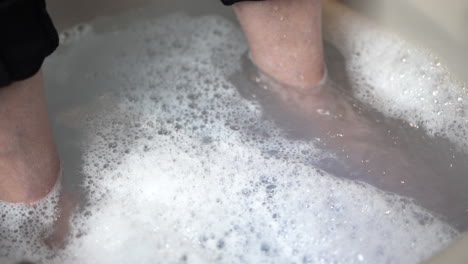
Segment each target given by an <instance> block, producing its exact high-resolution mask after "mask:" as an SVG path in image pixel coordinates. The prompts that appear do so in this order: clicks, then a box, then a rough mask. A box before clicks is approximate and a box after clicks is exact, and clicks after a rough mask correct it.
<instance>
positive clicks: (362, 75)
mask: <svg viewBox="0 0 468 264" xmlns="http://www.w3.org/2000/svg"><path fill="white" fill-rule="evenodd" d="M328 11H329V12H332V13H333V12H338V13H339V16H334V17H336V18H335V19H332V20H331V21H329V23H327V25H328V27H329V28H327V29H326V31H327V32H332V33H333V34H328V33H327V38H328V39H329V41H330V42H331V44H329V45H328V46H327V58H328V59H327V61H328V67H329V71H330V78H331V80H332V82H330V84H329V85H330V86H331V87H333V90H330V91H340V92H337V93H334V92H333V93H332V94H333V96H335V97H334V98H338V99H340V100H338V101H331V100H330V101H328V102H339V103H336V107H334V108H332V110H333V111H331V115H325V117H323V115H322V114H320V113H325V112H326V111H330V110H329V109H328V108H330V105H325V106H324V107H323V109H322V108H320V109H322V110H323V111H319V115H309V114H307V113H312V112H313V113H315V112H317V111H316V110H317V109H318V108H317V107H312V108H307V109H306V108H301V107H300V106H301V105H300V104H298V105H295V106H294V107H290V105H288V104H282V105H281V104H275V102H278V97H277V94H276V92H277V90H275V86H274V85H270V86H267V87H266V88H267V90H263V89H262V87H263V86H259V85H258V84H256V83H255V81H251V80H250V79H249V75H250V74H251V73H252V72H251V71H249V70H248V69H246V67H243V66H248V62H246V61H245V60H244V59H243V58H245V56H244V55H245V53H246V50H247V47H246V44H245V41H244V39H243V37H242V34H241V32H240V30H239V28H238V26H236V25H234V24H233V23H232V22H230V21H229V20H226V19H225V18H221V17H215V16H208V17H190V16H188V15H184V14H173V15H169V16H166V17H163V18H158V19H151V20H145V21H140V20H139V19H137V17H138V15H135V14H134V15H130V16H127V17H126V21H128V17H130V18H131V19H130V21H132V23H130V24H129V25H128V26H125V27H122V28H118V29H115V28H111V27H109V26H108V25H114V24H119V21H121V19H122V18H119V17H117V18H112V19H108V20H106V21H104V22H102V21H101V22H99V21H98V22H96V23H95V24H93V25H85V26H81V27H80V28H76V29H74V30H73V31H70V32H69V33H68V34H67V36H65V35H63V36H62V41H63V43H65V45H64V46H63V47H61V49H60V50H59V51H58V52H57V53H56V54H55V55H54V56H53V57H52V58H51V59H50V60H49V62H48V63H47V66H46V69H45V70H46V77H47V87H48V88H49V93H50V98H51V112H52V113H53V114H52V118H53V122H54V126H55V131H56V134H57V138H58V142H59V148H60V152H61V157H62V163H63V168H64V180H65V183H66V187H67V188H68V189H69V190H70V191H71V192H75V193H76V194H77V195H78V196H79V199H81V200H82V206H81V207H80V208H79V209H78V210H77V213H76V214H75V215H74V216H73V218H72V229H71V235H70V240H69V243H68V245H67V247H66V248H65V249H63V250H60V251H58V252H53V251H50V250H49V249H48V248H47V247H46V246H45V245H44V243H43V242H42V238H43V237H44V236H45V235H44V234H45V233H47V230H48V229H49V228H50V225H51V221H52V220H53V217H52V215H53V208H54V203H56V199H57V197H55V198H54V197H52V198H50V200H47V201H45V202H44V205H41V206H37V208H28V207H22V208H11V206H10V207H7V206H4V205H2V206H3V207H1V208H2V210H1V211H2V212H4V213H3V215H5V216H3V215H2V222H1V225H0V227H1V238H2V241H1V243H2V247H1V249H0V254H1V255H0V260H1V261H3V262H7V263H8V261H12V262H13V261H15V260H16V261H18V260H23V259H27V260H31V261H36V262H39V263H159V262H164V263H376V262H379V263H418V262H420V261H421V260H423V259H426V258H428V257H429V256H430V255H432V254H433V253H434V252H436V251H438V250H439V249H441V248H443V247H445V246H446V245H447V244H448V243H449V242H450V241H452V240H453V239H454V238H455V237H456V236H457V234H458V231H457V230H456V229H455V228H454V227H456V228H458V229H459V230H463V228H464V226H466V223H467V222H466V220H464V219H466V218H464V214H463V212H464V208H465V207H464V206H466V205H467V204H466V203H463V202H464V201H466V199H464V198H466V197H464V195H465V193H464V192H463V189H464V188H465V187H466V186H467V184H466V177H465V178H464V176H465V174H464V173H463V172H465V171H467V170H466V168H465V167H464V166H465V165H464V164H463V163H462V160H463V159H464V158H465V157H466V155H465V154H464V152H465V148H466V147H465V145H464V143H465V142H467V141H466V139H465V138H464V137H463V136H464V134H460V133H458V132H457V131H456V129H455V128H453V129H448V127H447V126H446V124H447V123H446V122H452V119H455V121H457V122H460V123H459V124H460V125H461V126H462V129H465V127H466V126H464V125H463V124H464V119H465V116H464V114H463V115H462V114H460V115H457V116H454V117H451V116H449V117H451V118H452V119H450V120H449V119H448V117H447V116H444V115H443V114H440V115H439V114H438V112H439V111H441V110H444V111H447V112H450V111H452V110H455V108H453V109H452V106H451V105H447V106H446V107H444V105H438V104H437V103H434V102H431V101H425V102H423V103H420V102H421V100H420V96H407V97H403V96H398V95H399V93H400V92H401V93H405V91H406V93H409V94H410V95H413V94H418V93H419V94H418V95H421V96H423V95H422V93H428V94H429V95H430V94H434V92H436V91H437V94H436V95H435V96H436V97H437V98H439V101H440V102H444V103H445V102H447V101H449V102H453V103H455V101H453V100H450V98H457V99H456V103H457V105H458V107H464V105H463V104H464V102H465V101H466V100H468V98H467V96H466V95H465V94H463V92H461V91H463V89H462V86H461V84H457V83H456V82H452V81H451V80H450V79H448V76H449V74H448V72H447V70H445V69H444V68H443V67H442V66H438V65H437V63H435V64H433V63H432V62H431V60H432V58H433V57H432V56H431V55H430V54H428V53H427V52H425V51H421V50H420V49H416V48H413V47H412V46H410V45H409V44H407V43H405V42H403V41H402V40H400V39H398V38H397V37H395V36H393V35H390V34H387V33H384V32H381V31H380V30H376V28H375V27H374V26H372V25H370V24H369V23H368V22H366V21H363V20H360V19H359V18H357V17H355V16H354V15H352V14H349V13H347V11H343V10H340V8H339V7H336V6H335V7H332V8H331V9H329V10H328ZM344 21H347V22H346V23H344ZM350 22H352V23H350ZM127 23H128V22H127ZM358 33H359V34H358ZM395 43H397V44H399V45H395ZM358 44H359V45H358ZM377 44H378V45H377ZM370 46H371V47H372V49H370V48H369V47H370ZM390 46H391V47H394V46H396V47H395V48H394V49H392V50H389V47H390ZM398 48H399V49H398ZM408 50H411V52H409V53H408V52H407V51H408ZM370 51H372V52H375V54H379V55H380V57H378V60H377V59H375V57H376V55H375V54H374V53H370V54H368V53H366V52H370ZM401 52H404V53H405V57H404V58H405V60H404V61H401V58H400V56H399V54H400V53H401ZM358 53H359V55H358ZM415 69H418V71H421V70H424V71H425V72H426V73H425V74H426V75H425V76H431V78H435V77H436V76H439V77H437V78H436V79H437V81H435V82H434V83H432V82H429V81H428V82H425V83H423V82H422V80H425V78H426V77H424V78H423V77H422V76H423V75H422V74H419V73H418V72H417V71H416V70H415ZM405 73H407V74H405ZM393 74H397V75H401V74H405V76H404V77H402V78H400V79H398V80H395V77H394V76H393ZM392 77H393V79H392ZM425 87H427V90H429V91H428V92H427V91H426V90H425V89H423V88H425ZM442 87H443V88H442ZM350 88H352V91H351V90H350ZM351 92H353V93H354V95H353V96H355V97H356V98H358V99H359V100H360V101H354V100H353V99H352V98H348V97H347V95H349V94H351ZM325 95H327V96H328V97H327V96H324V97H323V98H329V96H330V94H329V93H326V94H325ZM424 96H425V94H424ZM458 97H460V98H462V100H461V101H459V100H458ZM342 98H348V99H346V100H341V99H342ZM465 98H466V100H465ZM392 100H393V101H392ZM293 102H297V101H293ZM305 102H306V103H307V102H309V101H305ZM349 102H353V103H354V104H356V105H357V106H352V107H348V105H350V104H353V103H349ZM297 106H299V107H297ZM326 107H328V108H326ZM409 107H412V108H409ZM298 109H299V110H300V111H298ZM336 109H347V111H346V118H344V119H343V120H345V121H350V122H351V123H353V122H354V124H366V126H365V127H364V128H365V129H361V130H358V129H354V126H346V127H344V128H343V124H346V125H349V123H346V122H344V123H343V122H342V121H336V120H342V119H336V120H335V119H331V120H330V119H329V116H333V114H334V113H339V111H338V110H336ZM356 109H357V110H356ZM432 109H434V110H433V111H432ZM429 110H431V111H429ZM354 112H356V114H352V113H354ZM303 113H306V114H303ZM381 113H383V114H381ZM311 118H312V119H311ZM363 120H368V121H363ZM312 121H313V122H312ZM317 122H319V123H323V124H324V126H320V127H319V128H318V129H317V127H316V126H315V124H316V123H317ZM410 124H411V125H410ZM323 127H325V128H326V129H322V128H323ZM361 128H362V127H361ZM388 130H390V133H388V134H390V136H385V137H379V136H378V135H379V133H381V132H382V131H384V132H386V131H388ZM330 131H333V133H328V132H330ZM458 131H461V130H458ZM370 132H371V133H373V134H376V135H377V136H375V137H372V138H371V137H367V136H368V135H369V134H366V133H370ZM374 132H375V133H374ZM340 133H342V134H343V136H342V137H340V136H337V134H340ZM362 133H364V134H362ZM383 134H385V133H383ZM359 135H366V138H365V139H366V140H364V142H367V139H369V142H367V143H368V144H364V145H362V144H355V143H362V141H359ZM385 135H387V134H385ZM341 138H343V139H341ZM370 139H373V140H375V141H370ZM388 142H390V143H388ZM393 142H396V144H395V145H396V146H391V145H392V144H393ZM374 143H377V144H374ZM388 144H390V146H391V147H389V145H388ZM345 145H346V146H349V148H348V149H345V150H344V151H342V149H340V147H341V146H345ZM355 146H359V148H358V147H355ZM363 150H364V151H363ZM434 150H437V152H435V151H434ZM359 151H360V152H359ZM358 153H364V154H359V155H358ZM365 155H368V156H370V157H371V158H370V160H367V159H365V160H363V164H364V165H362V164H359V163H360V161H361V160H362V158H363V157H365ZM398 155H399V156H398ZM454 155H455V156H454ZM347 156H348V157H347ZM396 156H397V157H396ZM374 157H375V159H373V158H374ZM403 164H405V166H403ZM427 164H430V165H431V166H429V167H430V168H423V167H422V166H427ZM444 164H446V166H445V165H444ZM449 164H452V166H450V165H449ZM401 168H404V169H401ZM392 169H393V170H392ZM383 172H385V173H383ZM439 175H442V176H439ZM402 182H403V183H402ZM374 186H377V187H378V188H376V187H374ZM457 188H459V189H457ZM447 190H451V192H447ZM446 194H450V196H449V197H448V196H447V195H446ZM421 206H424V207H425V208H427V209H428V210H427V209H423V207H421ZM466 208H468V207H466ZM30 212H31V213H30ZM36 219H37V220H36ZM449 224H450V225H449ZM24 237H27V238H28V239H24ZM2 257H3V259H2ZM3 262H2V263H3Z"/></svg>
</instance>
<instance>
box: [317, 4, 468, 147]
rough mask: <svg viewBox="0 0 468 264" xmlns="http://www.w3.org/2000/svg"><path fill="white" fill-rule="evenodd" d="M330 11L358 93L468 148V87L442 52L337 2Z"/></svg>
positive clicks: (330, 26) (332, 34) (328, 26)
mask: <svg viewBox="0 0 468 264" xmlns="http://www.w3.org/2000/svg"><path fill="white" fill-rule="evenodd" d="M327 13H328V14H327V15H326V17H327V20H326V22H325V23H324V26H325V32H326V38H327V39H328V40H329V41H330V42H332V43H333V44H334V45H335V46H336V47H337V48H338V49H339V50H340V51H341V53H342V54H343V55H344V56H345V58H346V61H347V63H346V67H347V71H348V73H349V74H348V76H349V77H350V79H351V83H352V84H353V86H354V92H355V95H356V97H357V98H359V99H360V100H362V101H364V102H366V103H368V104H370V105H372V106H373V107H374V108H376V109H378V110H379V111H380V112H382V113H384V114H385V115H386V116H388V117H392V118H397V119H402V120H405V121H407V122H408V123H409V124H410V125H412V126H413V127H421V128H424V129H425V130H426V131H427V133H428V134H429V135H433V136H439V137H444V138H447V139H449V140H451V141H452V142H453V143H454V144H456V145H457V146H458V147H459V148H460V149H461V150H463V151H464V152H466V151H467V150H468V126H467V122H468V117H467V115H466V113H465V111H466V109H467V107H468V104H467V102H468V90H467V87H466V84H464V83H463V82H461V81H459V80H458V79H457V78H456V77H455V76H453V75H452V74H451V73H450V71H449V69H448V68H447V67H446V66H445V65H444V63H443V61H442V60H441V59H440V58H438V57H437V56H436V55H434V54H433V53H432V52H431V51H429V50H427V49H425V48H423V47H419V46H417V45H416V44H413V43H409V42H408V41H405V40H403V39H402V38H400V37H398V36H397V35H395V34H393V33H390V32H388V31H385V30H382V28H381V27H379V26H377V25H375V24H372V23H370V22H369V21H367V20H366V19H364V18H361V17H357V16H356V15H355V14H354V13H353V12H352V11H350V10H348V9H346V8H344V7H342V6H339V5H337V4H336V3H331V4H330V5H329V8H327ZM350 19H352V20H353V23H349V21H350ZM363 28H365V30H363Z"/></svg>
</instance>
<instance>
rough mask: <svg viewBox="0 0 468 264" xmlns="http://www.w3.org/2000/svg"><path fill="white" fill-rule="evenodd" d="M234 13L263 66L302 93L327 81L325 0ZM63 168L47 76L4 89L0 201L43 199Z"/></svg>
mask: <svg viewBox="0 0 468 264" xmlns="http://www.w3.org/2000/svg"><path fill="white" fill-rule="evenodd" d="M234 10H235V12H236V15H237V17H238V18H239V21H240V23H241V25H242V28H243V30H244V32H245V35H246V38H247V40H248V43H249V46H250V52H251V56H252V59H253V61H254V62H255V64H257V65H258V67H260V68H261V69H263V70H264V71H265V72H266V73H268V74H270V75H271V76H274V77H275V78H277V79H278V80H279V81H281V82H283V83H285V84H288V85H291V86H292V87H297V88H298V89H301V90H304V89H313V87H314V85H315V84H316V83H317V82H319V81H320V80H321V79H322V78H323V75H324V62H323V52H322V49H323V47H322V37H321V32H320V30H321V29H320V21H321V1H320V0H288V1H284V0H268V1H261V2H241V3H237V4H235V5H234ZM291 62H293V63H291ZM59 170H60V161H59V156H58V154H57V150H56V147H55V143H54V139H53V136H52V131H51V127H50V122H49V119H48V115H47V106H46V102H45V95H44V83H43V79H42V73H41V72H39V73H37V74H36V75H34V76H33V77H31V78H29V79H27V80H24V81H19V82H15V83H13V84H12V85H10V86H8V87H3V88H1V89H0V200H2V201H5V202H10V203H33V202H35V201H38V200H40V199H41V198H43V197H45V196H46V195H47V194H48V193H50V191H51V190H52V189H53V187H54V185H55V184H56V182H57V178H58V175H59Z"/></svg>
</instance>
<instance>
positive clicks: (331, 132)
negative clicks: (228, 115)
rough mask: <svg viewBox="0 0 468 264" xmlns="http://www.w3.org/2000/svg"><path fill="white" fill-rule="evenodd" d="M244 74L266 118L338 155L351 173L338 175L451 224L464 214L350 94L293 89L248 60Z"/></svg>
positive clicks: (327, 84)
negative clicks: (399, 198) (414, 203)
mask: <svg viewBox="0 0 468 264" xmlns="http://www.w3.org/2000/svg"><path fill="white" fill-rule="evenodd" d="M243 69H244V71H246V72H247V74H248V75H250V76H249V79H250V85H249V84H248V83H244V84H242V86H246V85H247V86H250V87H251V90H249V91H248V92H247V93H252V94H255V98H256V99H257V100H258V101H259V102H260V103H261V104H262V106H263V109H264V111H265V114H267V115H269V116H270V117H272V118H273V120H274V121H275V122H276V123H277V124H278V125H280V126H281V127H283V128H284V129H285V131H287V132H289V133H290V134H291V133H292V134H293V136H295V137H297V138H301V139H309V140H314V141H315V142H316V143H317V145H319V146H320V147H322V148H325V149H327V150H329V151H333V152H334V153H336V155H337V158H338V159H339V160H340V161H341V162H343V163H345V164H346V165H347V166H348V167H349V168H350V169H349V171H348V172H347V173H346V174H345V175H340V176H343V177H347V178H351V179H354V180H360V181H364V182H367V183H370V184H372V185H374V186H376V187H378V188H380V189H382V190H384V191H389V192H393V193H397V194H400V195H403V196H406V197H410V198H413V199H415V200H416V201H417V203H418V204H420V205H422V206H423V207H425V208H427V209H429V210H432V211H434V212H436V213H438V214H440V215H442V216H443V217H445V218H447V219H449V220H452V219H454V218H456V217H458V216H459V215H460V214H461V211H460V210H464V208H457V206H454V201H456V200H454V199H453V197H452V196H451V193H450V191H449V189H448V184H446V183H445V178H444V177H443V175H442V176H441V175H437V174H436V173H435V172H434V171H433V170H432V169H431V167H430V166H428V164H425V163H424V162H423V161H422V160H421V159H419V158H418V157H414V156H411V155H409V154H408V153H406V152H404V151H403V150H402V149H401V148H400V147H399V146H398V144H395V142H396V141H395V139H394V138H393V136H392V134H390V133H388V130H387V129H385V126H383V125H382V124H380V123H379V122H378V121H376V120H375V119H372V118H369V115H367V113H366V108H367V107H365V106H364V105H363V104H362V103H360V102H359V101H357V100H355V99H354V98H353V97H352V96H351V95H350V94H349V93H348V91H345V90H342V89H340V88H339V87H337V86H336V85H335V84H334V83H333V82H331V81H329V80H328V81H325V80H324V81H323V82H321V83H319V84H317V86H315V87H311V88H310V89H307V90H304V89H301V88H297V87H292V86H290V85H286V84H283V83H280V82H279V81H277V80H276V79H275V78H273V77H271V76H269V75H268V74H266V73H265V72H263V71H262V70H259V69H258V67H256V66H255V65H253V63H252V62H251V60H249V59H248V58H244V65H243ZM244 76H245V75H244ZM238 87H239V86H238ZM239 89H245V87H239ZM242 93H244V95H245V93H246V92H245V91H243V92H242ZM397 143H398V142H397Z"/></svg>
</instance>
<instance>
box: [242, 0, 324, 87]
mask: <svg viewBox="0 0 468 264" xmlns="http://www.w3.org/2000/svg"><path fill="white" fill-rule="evenodd" d="M234 10H235V12H236V15H237V17H238V19H239V21H240V24H241V25H242V28H243V30H244V33H245V36H246V38H247V41H248V43H249V47H250V53H251V56H252V59H253V61H254V62H255V64H256V65H257V66H258V67H260V68H261V69H262V70H263V71H264V72H266V73H267V74H269V75H271V76H273V77H274V78H275V79H277V80H278V81H280V82H283V83H284V84H287V85H290V86H293V87H297V88H300V89H308V88H311V87H313V86H314V85H315V84H317V83H318V82H320V81H321V80H322V78H323V76H324V72H325V65H324V60H323V43H322V35H321V0H287V1H285V0H268V1H259V2H257V1H256V2H240V3H237V4H235V5H234Z"/></svg>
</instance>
